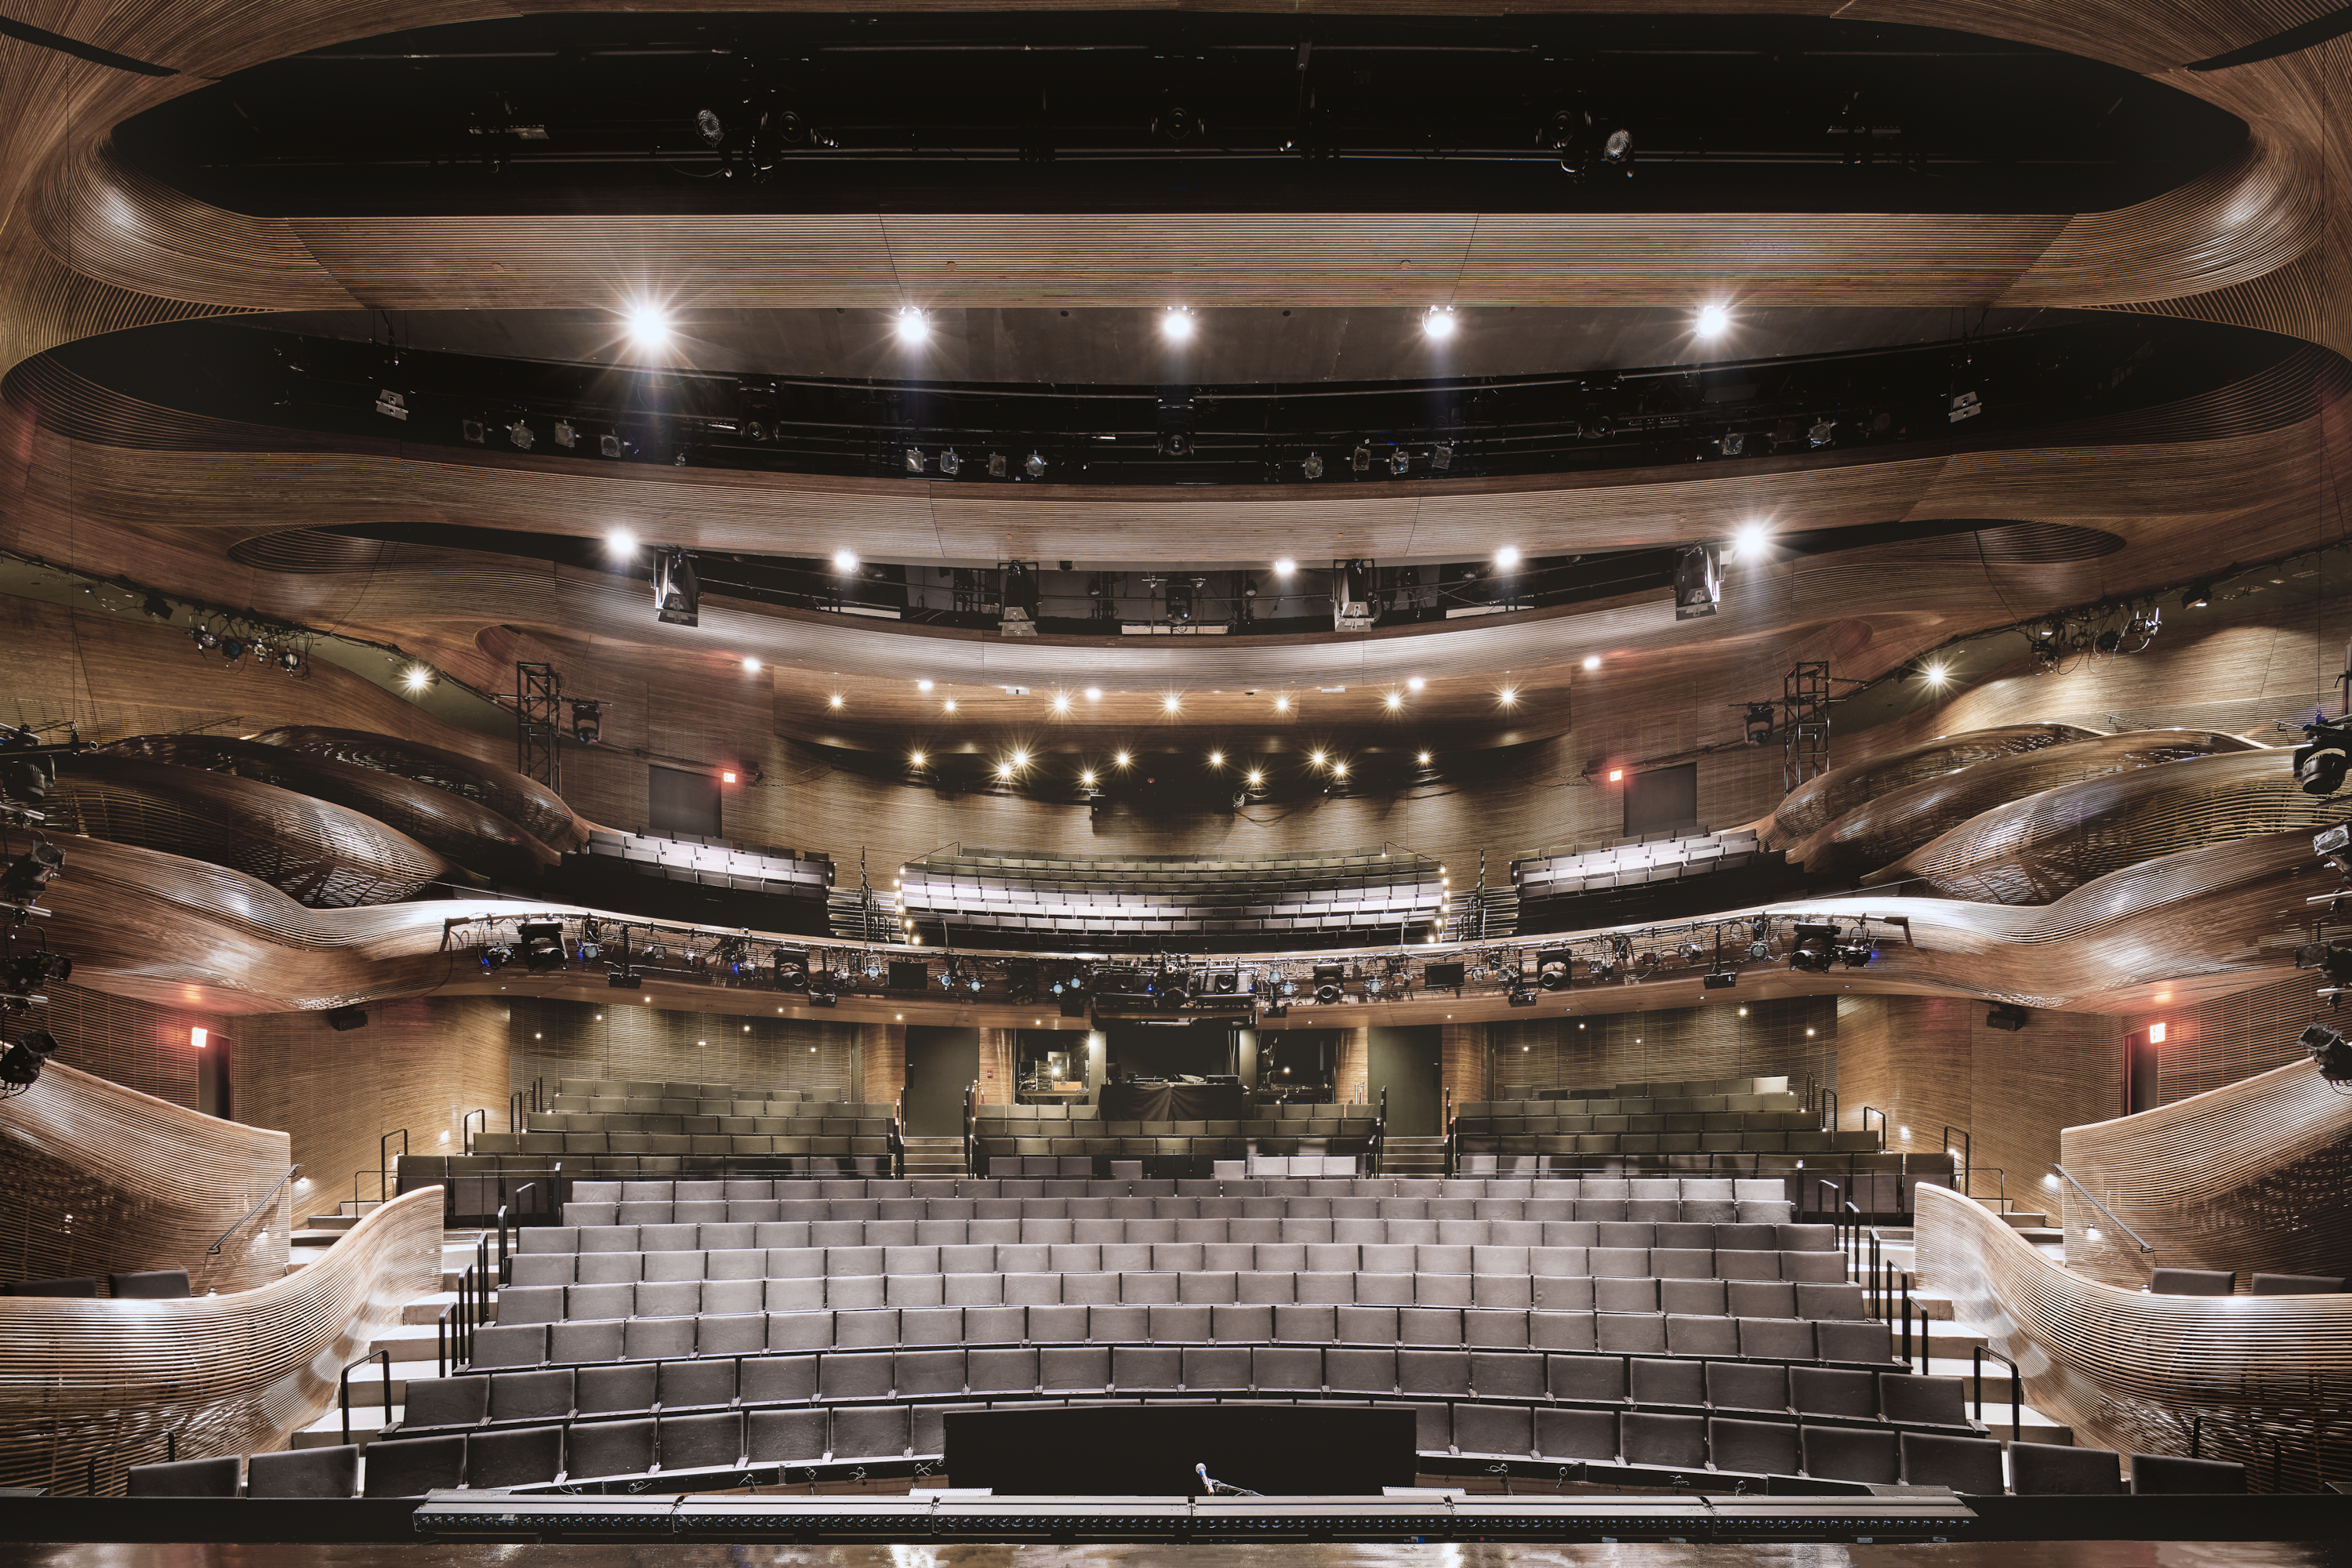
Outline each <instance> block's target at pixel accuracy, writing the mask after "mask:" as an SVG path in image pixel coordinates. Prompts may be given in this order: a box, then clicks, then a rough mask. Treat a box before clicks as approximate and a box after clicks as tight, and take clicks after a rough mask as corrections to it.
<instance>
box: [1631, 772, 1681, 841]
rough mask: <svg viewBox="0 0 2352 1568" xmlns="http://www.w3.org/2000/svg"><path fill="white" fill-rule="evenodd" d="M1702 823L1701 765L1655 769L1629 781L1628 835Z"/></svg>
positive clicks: (1635, 775)
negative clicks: (1700, 816)
mask: <svg viewBox="0 0 2352 1568" xmlns="http://www.w3.org/2000/svg"><path fill="white" fill-rule="evenodd" d="M1697 821H1698V764H1697V763H1683V764H1682V765H1681V766H1680V767H1675V768H1652V769H1650V770H1649V771H1648V772H1647V773H1635V774H1634V775H1633V777H1632V778H1630V779H1628V780H1626V781H1625V831H1626V832H1627V833H1655V832H1658V831H1659V830H1661V829H1663V828H1668V827H1685V826H1690V825H1692V824H1695V823H1696V822H1697Z"/></svg>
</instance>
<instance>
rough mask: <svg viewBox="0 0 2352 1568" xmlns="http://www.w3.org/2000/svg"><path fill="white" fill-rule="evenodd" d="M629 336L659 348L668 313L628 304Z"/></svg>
mask: <svg viewBox="0 0 2352 1568" xmlns="http://www.w3.org/2000/svg"><path fill="white" fill-rule="evenodd" d="M629 336H630V337H631V338H633V339H635V342H637V344H638V346H640V347H642V348H649V349H650V348H659V347H660V346H661V345H662V344H664V343H666V342H669V316H668V314H667V312H665V311H664V310H662V308H661V307H660V306H658V305H654V304H646V303H640V304H635V305H632V306H630V307H629ZM466 423H467V424H468V425H471V424H472V423H473V421H472V420H470V419H469V420H467V422H466ZM466 438H467V440H469V441H478V440H480V439H481V437H479V436H475V435H469V436H467V437H466ZM606 456H608V457H609V456H611V454H609V453H607V454H606Z"/></svg>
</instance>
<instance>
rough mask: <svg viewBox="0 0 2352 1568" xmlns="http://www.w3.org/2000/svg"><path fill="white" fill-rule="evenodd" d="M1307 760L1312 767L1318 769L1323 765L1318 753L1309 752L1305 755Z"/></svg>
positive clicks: (1321, 757)
mask: <svg viewBox="0 0 2352 1568" xmlns="http://www.w3.org/2000/svg"><path fill="white" fill-rule="evenodd" d="M1307 762H1308V763H1311V764H1312V765H1314V766H1316V767H1318V768H1319V767H1321V766H1322V765H1323V753H1322V752H1308V753H1307Z"/></svg>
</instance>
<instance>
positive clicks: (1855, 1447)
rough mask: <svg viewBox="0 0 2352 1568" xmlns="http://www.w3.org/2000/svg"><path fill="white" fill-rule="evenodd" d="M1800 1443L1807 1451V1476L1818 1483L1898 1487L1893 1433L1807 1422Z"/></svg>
mask: <svg viewBox="0 0 2352 1568" xmlns="http://www.w3.org/2000/svg"><path fill="white" fill-rule="evenodd" d="M1798 1441H1799V1442H1800V1444H1801V1446H1802V1447H1803V1451H1804V1459H1805V1474H1807V1475H1809V1476H1811V1477H1813V1478H1814V1479H1817V1480H1833V1481H1866V1482H1869V1483H1871V1484H1873V1485H1878V1486H1893V1485H1895V1483H1896V1468H1897V1466H1896V1456H1895V1434H1894V1433H1892V1432H1886V1431H1877V1430H1873V1429H1870V1428H1867V1427H1854V1426H1820V1425H1817V1424H1815V1423H1812V1422H1806V1423H1804V1424H1803V1425H1802V1426H1800V1427H1799V1428H1798Z"/></svg>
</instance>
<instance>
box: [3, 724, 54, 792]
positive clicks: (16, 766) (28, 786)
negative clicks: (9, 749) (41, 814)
mask: <svg viewBox="0 0 2352 1568" xmlns="http://www.w3.org/2000/svg"><path fill="white" fill-rule="evenodd" d="M19 733H20V734H23V735H24V736H25V738H26V743H28V744H29V743H31V742H32V734H31V731H19ZM57 782H58V763H57V759H56V758H55V757H8V756H0V798H5V799H6V800H10V801H13V802H15V803H16V805H19V806H35V805H40V804H41V802H42V801H44V800H47V798H48V795H49V786H50V785H52V784H56V783H57Z"/></svg>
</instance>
